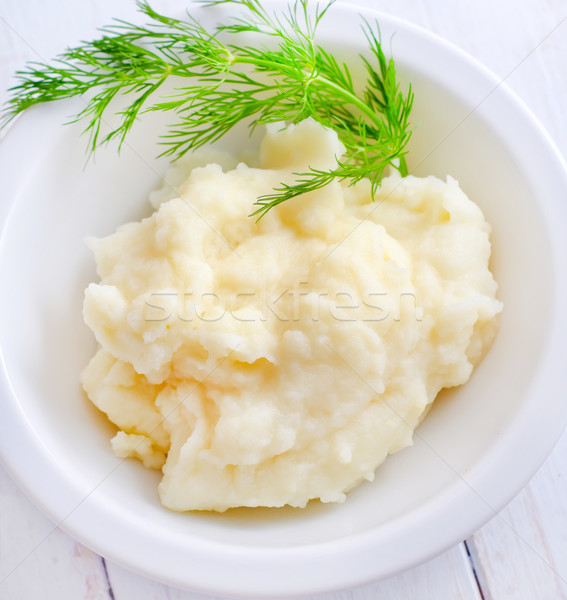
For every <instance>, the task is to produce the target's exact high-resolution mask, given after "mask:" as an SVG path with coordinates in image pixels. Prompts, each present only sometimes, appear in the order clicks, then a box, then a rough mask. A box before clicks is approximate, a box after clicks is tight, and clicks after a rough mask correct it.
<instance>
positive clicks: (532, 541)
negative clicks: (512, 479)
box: [469, 434, 567, 600]
mask: <svg viewBox="0 0 567 600" xmlns="http://www.w3.org/2000/svg"><path fill="white" fill-rule="evenodd" d="M566 456H567V434H566V435H564V436H563V437H562V438H561V440H560V442H559V444H558V445H557V447H556V448H555V450H554V452H553V453H552V455H551V456H550V457H549V459H548V460H547V461H546V463H545V464H544V466H543V467H542V469H541V470H540V471H539V472H538V473H537V474H536V475H535V477H534V478H533V479H532V481H531V482H530V484H529V485H528V486H527V487H526V488H525V489H524V490H523V491H522V492H521V493H520V494H519V495H518V496H517V497H516V498H515V499H514V500H513V501H512V502H511V503H510V504H509V505H508V506H507V507H506V508H505V509H504V510H502V511H501V513H500V514H499V515H498V516H497V517H496V518H494V519H493V520H492V521H490V523H488V524H487V525H485V526H484V527H483V528H481V529H480V531H478V532H476V533H475V534H474V535H473V536H472V538H471V540H469V548H470V549H471V554H472V555H473V561H474V562H475V566H476V567H477V572H478V576H479V579H480V582H481V585H482V586H483V592H484V594H485V600H490V599H491V598H493V599H494V600H496V599H498V598H506V599H507V600H523V599H524V598H526V599H527V598H550V599H551V598H553V600H567V519H566V518H565V507H566V506H567V480H566V478H565V474H566V469H565V464H566V462H565V457H566Z"/></svg>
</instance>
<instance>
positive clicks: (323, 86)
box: [3, 0, 413, 218]
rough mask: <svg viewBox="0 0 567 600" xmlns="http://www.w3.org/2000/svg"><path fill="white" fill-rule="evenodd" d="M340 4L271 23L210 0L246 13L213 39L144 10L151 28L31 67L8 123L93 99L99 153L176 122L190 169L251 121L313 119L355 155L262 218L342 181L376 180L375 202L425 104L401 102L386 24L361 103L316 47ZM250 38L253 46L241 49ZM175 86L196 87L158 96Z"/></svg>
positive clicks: (109, 35)
mask: <svg viewBox="0 0 567 600" xmlns="http://www.w3.org/2000/svg"><path fill="white" fill-rule="evenodd" d="M333 3H334V0H331V1H330V2H329V3H328V4H327V5H326V6H324V7H323V8H321V7H320V6H319V5H317V8H316V10H315V13H314V14H311V13H310V11H309V7H308V0H295V3H294V4H293V5H290V6H288V8H287V10H284V11H281V12H279V13H277V12H274V13H271V12H268V10H266V9H265V8H263V7H262V6H261V2H260V0H204V1H202V2H201V4H203V5H205V6H215V5H224V4H234V5H237V6H238V7H240V8H241V9H242V10H243V13H242V15H241V16H239V17H235V18H233V19H232V20H231V21H230V22H229V23H227V24H221V25H218V26H217V27H216V28H215V29H214V30H212V31H208V30H206V29H205V28H204V27H203V26H202V25H201V24H200V23H199V22H197V21H196V20H195V19H194V18H193V17H192V16H191V15H190V14H187V19H186V20H178V19H174V18H171V17H167V16H164V15H161V14H159V13H158V12H156V11H155V10H153V9H152V8H151V7H150V5H149V4H148V3H147V1H146V0H140V1H138V8H139V10H140V11H141V12H142V13H143V14H144V15H146V16H147V17H149V19H150V23H149V24H148V25H145V26H138V25H135V24H132V23H128V22H126V21H116V22H115V23H114V24H113V25H110V26H108V27H105V28H103V29H101V33H102V37H101V38H100V39H98V40H95V41H93V42H88V43H83V44H82V45H80V46H78V47H76V48H72V49H69V50H67V51H65V52H64V53H63V54H62V55H60V56H59V57H58V58H57V59H56V60H55V61H54V62H53V63H52V64H45V63H30V64H29V65H28V67H27V69H26V70H23V71H19V72H18V73H17V74H16V76H17V78H18V79H19V83H18V84H17V85H16V86H14V87H13V88H11V90H10V91H11V92H12V94H13V95H12V98H11V99H10V100H9V101H8V103H7V104H6V106H5V108H4V112H3V119H4V123H6V122H8V121H10V120H11V119H12V118H14V117H15V116H16V115H18V114H19V113H21V112H22V111H24V110H26V109H27V108H29V107H30V106H33V105H35V104H40V103H43V102H50V101H53V100H58V99H61V98H68V97H71V96H79V95H82V94H87V100H86V102H87V104H86V107H85V108H84V110H82V111H81V112H80V113H79V114H78V115H77V117H76V119H75V120H77V121H78V120H83V119H84V120H86V122H87V126H86V128H85V131H86V132H88V133H89V135H90V142H89V147H90V150H91V151H94V150H95V148H97V147H98V146H99V145H100V144H103V143H105V142H108V141H109V140H112V139H118V140H119V143H120V144H122V142H123V141H124V138H125V137H126V135H127V134H128V132H129V131H130V129H131V127H132V125H133V124H134V122H135V120H136V119H137V117H138V115H139V114H141V113H143V112H146V111H173V112H174V113H176V115H177V117H178V122H177V124H175V125H174V126H173V127H171V128H170V130H169V131H168V132H167V133H166V134H165V135H164V136H163V138H162V143H163V144H165V145H166V149H165V151H164V152H163V153H162V154H163V155H171V156H173V157H174V158H178V157H180V156H182V155H183V154H185V153H186V152H187V151H189V150H194V149H196V148H198V147H200V146H202V145H204V144H207V143H209V142H214V141H216V140H218V139H219V138H220V137H222V136H223V135H224V134H225V133H226V132H227V131H229V130H230V129H231V128H232V127H233V126H234V125H236V124H237V123H238V122H240V121H241V120H243V119H247V120H248V121H249V123H250V126H251V127H252V128H253V127H255V126H257V125H259V124H265V123H271V122H277V121H288V122H295V123H296V122H299V121H301V120H303V119H305V118H307V117H313V118H314V119H315V120H317V121H319V122H320V123H321V124H323V125H325V126H327V127H330V128H332V129H334V130H335V131H336V132H337V133H338V135H339V138H340V140H341V141H342V143H343V144H344V146H345V148H346V152H345V154H344V156H343V157H342V158H341V159H340V162H339V163H338V165H337V167H336V168H334V169H333V170H331V171H321V170H317V169H311V168H310V169H309V170H308V171H307V172H305V173H298V174H296V175H297V179H296V180H295V181H294V182H293V183H291V184H283V183H282V184H281V185H280V186H279V187H278V188H276V189H274V191H273V193H272V194H270V195H267V196H263V197H260V198H258V200H257V201H256V205H257V206H258V208H257V209H256V210H255V211H254V212H253V213H252V214H253V215H256V216H257V217H258V218H260V217H262V216H263V215H264V214H265V213H266V212H268V210H270V209H271V208H272V207H274V206H276V205H277V204H279V203H281V202H284V201H285V200H288V199H290V198H293V197H295V196H297V195H299V194H302V193H305V192H308V191H311V190H315V189H318V188H321V187H323V186H325V185H327V184H328V183H329V182H330V181H332V180H333V179H335V178H336V179H339V180H348V182H349V184H354V183H356V182H357V181H359V180H361V179H363V178H366V177H368V178H369V179H370V180H371V182H372V192H373V193H374V192H375V191H376V189H377V187H378V186H379V185H380V181H381V179H382V176H383V173H384V170H385V169H386V167H388V166H389V165H390V166H393V167H394V168H396V169H397V170H398V171H399V172H400V173H401V174H402V175H406V174H407V167H406V162H405V153H406V146H407V143H408V141H409V138H410V136H411V129H410V125H409V115H410V111H411V107H412V102H413V94H412V91H411V87H410V89H408V91H407V93H406V94H403V93H402V92H401V91H400V89H399V83H398V81H397V77H396V69H395V65H394V61H393V60H392V59H391V58H390V59H386V57H385V55H384V52H383V50H382V47H381V44H380V35H379V30H378V26H377V24H375V25H376V27H375V29H376V30H374V29H373V28H372V26H371V24H370V23H369V22H368V21H363V23H362V29H363V32H364V35H365V36H366V39H367V41H368V44H369V49H370V55H369V57H368V58H367V57H362V56H361V57H360V60H361V61H362V64H363V66H364V69H365V71H366V73H367V79H366V82H365V84H364V87H363V88H362V90H361V91H360V92H359V91H357V90H356V89H355V84H354V82H353V79H352V76H351V71H350V69H349V67H348V66H347V65H346V64H344V63H339V62H338V61H337V60H336V59H335V58H334V57H333V55H332V54H330V53H329V52H328V51H327V50H325V49H324V48H322V47H321V46H320V45H319V44H318V43H317V42H316V40H315V34H316V29H317V26H318V24H319V22H320V21H321V19H322V18H323V17H324V16H325V14H326V13H327V11H328V10H329V9H330V7H331V5H332V4H333ZM250 36H255V37H254V38H253V39H254V43H253V44H250V43H248V44H240V45H239V44H238V42H239V40H241V39H243V38H246V39H247V40H250V39H252V38H251V37H250ZM262 41H264V42H270V43H266V44H262V43H261V42H262ZM172 76H175V77H178V78H184V79H187V80H188V82H187V84H185V83H183V80H182V79H181V80H180V81H182V83H180V84H178V85H176V88H175V92H174V93H173V95H168V96H163V95H162V96H159V94H156V92H158V90H159V88H160V87H161V86H162V85H163V83H164V82H165V81H166V80H167V79H168V78H170V77H172ZM156 96H157V98H156ZM115 98H116V99H119V101H121V102H126V103H127V106H126V107H125V108H122V109H120V110H119V112H118V117H119V124H118V125H117V126H116V127H115V128H114V129H113V130H112V131H111V132H110V133H108V134H105V135H103V134H102V132H101V125H102V124H103V123H104V118H105V115H106V114H107V112H108V111H109V110H111V106H110V105H111V102H112V101H113V100H114V99H115Z"/></svg>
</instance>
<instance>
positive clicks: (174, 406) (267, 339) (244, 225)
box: [82, 120, 501, 511]
mask: <svg viewBox="0 0 567 600" xmlns="http://www.w3.org/2000/svg"><path fill="white" fill-rule="evenodd" d="M341 152H342V148H341V144H340V143H339V141H338V139H337V137H336V135H335V133H333V132H332V131H329V130H327V129H324V128H322V127H321V126H319V125H318V124H316V123H315V122H313V121H309V120H308V121H305V122H303V123H301V124H299V125H297V126H292V127H288V128H286V129H279V128H278V127H271V128H269V129H268V132H267V134H266V136H265V138H264V140H263V142H262V144H261V148H260V155H259V160H258V162H259V165H258V167H257V168H256V167H255V168H252V167H248V166H246V165H245V164H239V165H238V166H236V168H233V169H228V170H226V171H223V169H222V168H221V167H220V166H218V165H217V164H209V165H207V166H205V167H202V168H195V169H193V170H192V171H191V173H190V174H189V176H188V178H187V179H186V181H185V182H184V183H181V184H180V185H179V189H178V194H177V193H174V192H172V191H171V190H172V189H173V188H172V186H173V185H174V184H177V183H178V182H179V181H180V180H181V179H182V177H181V176H180V173H181V171H180V167H179V166H178V167H175V168H174V171H173V172H172V173H171V174H170V178H171V182H173V183H170V184H168V185H166V186H165V187H164V190H162V191H161V192H160V193H159V194H157V195H156V196H154V200H155V201H156V204H157V203H159V206H158V207H157V210H156V212H155V213H154V214H153V215H152V216H151V217H149V218H147V219H144V220H143V221H141V222H139V223H129V224H127V225H124V226H122V227H120V228H119V229H118V231H117V232H116V233H114V234H113V235H110V236H108V237H106V238H104V239H91V240H90V241H89V244H90V246H91V247H92V249H93V251H94V254H95V258H96V262H97V265H98V273H99V275H100V283H98V284H96V283H92V284H91V285H89V287H88V288H87V290H86V293H85V301H84V317H85V321H86V323H87V324H88V325H89V327H90V328H91V329H92V330H93V332H94V334H95V336H96V339H97V340H98V343H99V344H100V347H99V350H98V352H97V353H96V355H95V356H94V358H93V359H92V361H91V362H90V364H89V365H88V366H87V368H86V369H85V371H84V372H83V374H82V383H83V386H84V389H85V390H86V392H87V394H88V396H89V398H90V399H91V400H92V402H93V403H94V404H95V405H96V406H97V407H98V408H99V409H100V410H102V411H104V412H105V413H106V414H107V415H108V418H109V419H110V420H111V421H112V422H113V423H115V424H116V426H117V427H118V430H119V431H118V433H117V434H116V436H115V437H114V439H113V440H112V449H113V450H114V452H115V453H116V454H117V456H119V457H128V456H133V457H137V458H139V459H140V460H141V461H142V462H143V463H144V465H146V466H147V467H151V468H157V469H159V468H162V469H163V480H162V481H161V483H160V485H159V495H160V498H161V500H162V502H163V504H164V505H165V506H167V507H168V508H171V509H174V510H180V511H184V510H195V509H196V510H205V509H206V510H217V511H223V510H225V509H228V508H230V507H235V506H282V505H286V504H288V505H291V506H305V504H306V503H307V502H308V501H309V500H310V499H313V498H320V499H321V501H323V502H342V501H343V500H344V499H345V492H347V491H348V490H350V489H351V488H353V487H354V486H356V485H357V484H359V483H360V482H361V481H363V480H372V479H373V477H374V471H375V469H376V467H378V465H380V463H381V462H382V461H383V460H384V459H385V458H386V456H387V455H388V454H391V453H393V452H396V451H398V450H400V449H402V448H404V447H406V446H408V445H409V444H411V442H412V434H413V431H414V428H415V427H416V426H417V425H418V423H419V422H420V419H421V418H422V417H423V415H424V414H425V412H426V411H427V409H428V408H429V406H430V405H431V403H432V402H433V400H434V398H435V396H436V395H437V393H438V392H439V390H441V388H444V387H450V386H456V385H461V384H463V383H464V382H465V381H467V379H468V378H469V376H470V375H471V371H472V369H473V365H475V364H476V363H477V362H478V361H479V360H480V359H481V357H482V356H483V354H484V353H485V352H486V351H487V349H488V347H489V346H490V344H491V342H492V339H493V337H494V335H495V331H496V326H495V321H494V317H495V315H496V314H497V313H498V312H499V311H500V310H501V304H500V302H499V301H498V300H496V299H495V292H496V284H495V282H494V280H493V278H492V275H491V273H490V271H489V268H488V262H489V257H490V243H489V226H488V224H487V223H486V221H485V220H484V217H483V215H482V213H481V211H480V210H479V208H478V207H477V206H476V205H475V204H473V203H472V202H471V201H470V200H468V199H467V197H466V196H465V194H464V193H463V192H462V191H461V190H460V188H459V186H458V184H457V182H456V181H454V180H452V179H448V180H447V181H446V182H444V181H441V180H439V179H436V178H434V177H427V178H416V177H411V176H410V177H406V178H403V179H402V178H400V177H399V176H397V175H393V176H391V177H388V178H386V179H385V180H384V181H383V183H382V186H381V188H380V189H379V191H378V193H377V196H376V197H375V200H374V201H373V200H372V198H371V194H370V184H369V182H367V181H362V182H361V183H359V184H357V185H356V186H355V187H347V185H346V184H341V183H339V182H334V183H332V184H331V185H329V186H328V187H325V188H324V189H321V190H319V191H317V192H313V193H311V194H309V195H307V196H303V197H299V198H296V199H295V200H291V201H288V202H285V203H283V204H281V205H279V206H278V207H277V208H275V209H273V210H271V211H270V212H269V213H268V214H267V215H266V216H265V217H264V218H263V219H261V220H260V221H259V222H258V223H257V222H256V221H255V219H253V218H250V217H249V216H248V215H249V213H250V212H251V211H252V210H253V208H254V207H253V203H254V201H255V199H256V198H257V197H258V196H261V195H262V194H267V193H270V192H271V191H272V189H273V187H274V186H277V185H278V184H279V183H280V182H281V181H285V180H290V178H291V177H293V175H291V173H292V172H297V171H302V170H303V171H304V170H306V169H307V167H308V165H311V166H313V167H317V168H329V167H332V166H333V165H334V164H336V157H337V156H340V154H341Z"/></svg>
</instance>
